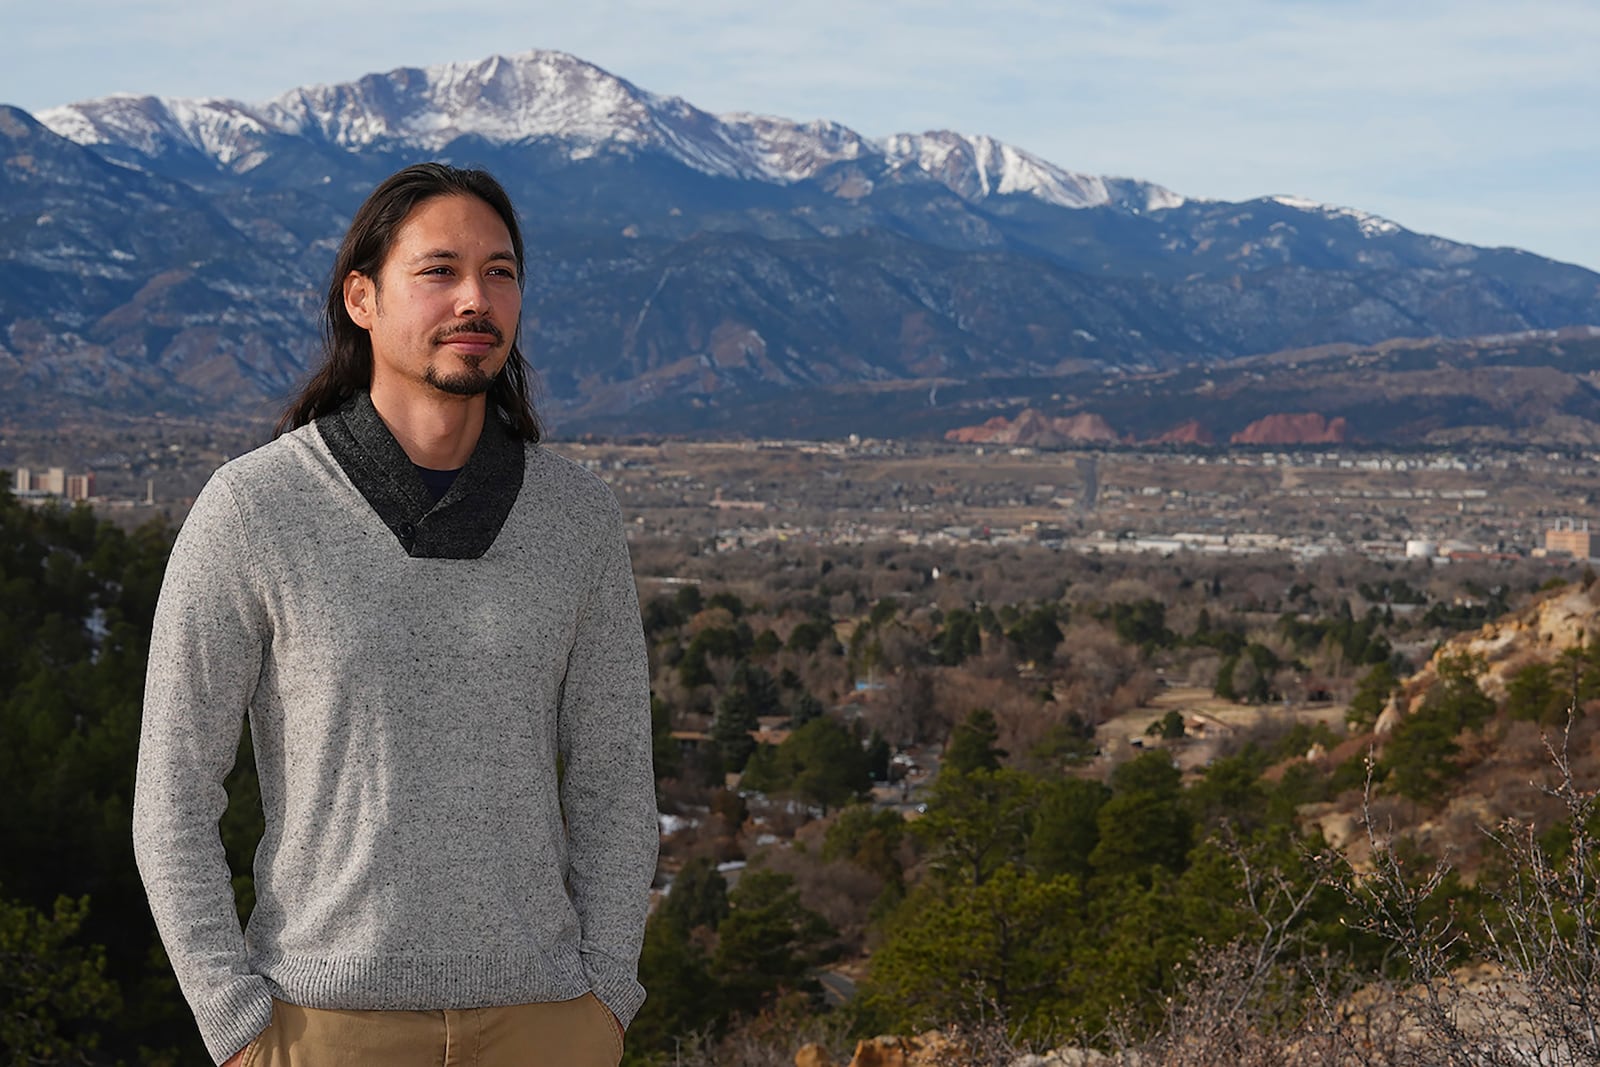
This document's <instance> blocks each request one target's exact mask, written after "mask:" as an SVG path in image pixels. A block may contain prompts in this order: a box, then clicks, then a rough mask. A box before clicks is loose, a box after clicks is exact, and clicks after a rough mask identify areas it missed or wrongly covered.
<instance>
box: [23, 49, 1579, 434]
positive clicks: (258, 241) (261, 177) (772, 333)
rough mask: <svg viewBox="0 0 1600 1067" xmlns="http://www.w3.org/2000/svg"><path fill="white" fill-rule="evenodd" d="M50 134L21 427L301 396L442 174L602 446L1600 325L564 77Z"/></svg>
mask: <svg viewBox="0 0 1600 1067" xmlns="http://www.w3.org/2000/svg"><path fill="white" fill-rule="evenodd" d="M541 86H543V87H545V88H546V89H548V90H549V91H544V90H543V89H540V88H539V87H541ZM41 114H42V117H43V119H44V120H45V121H44V122H41V121H40V120H39V119H36V118H35V117H33V116H29V115H28V114H27V113H26V112H22V111H20V110H17V109H0V193H3V195H0V261H4V262H6V263H7V265H8V267H9V268H10V275H9V276H10V278H11V281H12V284H11V285H10V286H8V287H7V289H5V290H4V291H0V365H3V366H4V367H7V368H10V369H11V372H12V373H14V374H15V375H17V379H16V380H17V381H18V382H20V383H21V384H22V385H23V386H25V388H22V389H17V390H11V391H8V393H7V395H5V396H4V397H0V414H4V415H5V416H6V417H10V418H21V419H33V420H38V419H42V418H49V417H53V416H52V415H51V414H50V413H51V412H56V411H60V410H64V409H65V408H64V406H65V407H73V406H77V407H82V406H84V405H89V406H92V407H96V408H99V409H102V410H107V411H116V412H123V413H127V412H140V411H145V412H148V411H155V410H168V411H172V410H177V411H185V412H190V413H195V414H202V413H205V412H216V413H221V412H237V411H244V410H247V409H248V410H256V409H259V408H263V407H268V408H270V407H274V406H277V405H279V404H281V402H282V398H283V397H284V395H285V394H286V393H287V392H289V391H290V390H291V389H292V388H293V385H294V383H295V382H296V381H297V380H298V379H299V378H301V377H302V376H303V375H304V373H305V371H306V367H307V366H308V364H309V363H311V362H313V361H314V359H315V358H316V351H317V337H316V308H317V305H318V303H319V302H320V295H321V293H322V292H323V291H324V290H325V285H326V280H325V272H326V271H327V269H328V267H329V264H330V263H331V262H332V258H333V250H334V248H335V247H336V246H337V243H338V240H339V236H340V234H341V233H342V232H343V229H344V228H345V226H346V225H347V224H348V220H349V218H350V216H351V214H352V213H353V212H354V210H355V208H356V207H357V205H359V203H360V202H361V200H362V199H363V198H364V197H365V196H366V195H367V193H368V192H369V191H370V190H371V188H372V187H373V185H374V184H375V183H376V182H378V181H380V180H382V179H383V178H384V177H386V176H387V175H388V174H390V173H392V172H393V171H395V170H397V169H399V168H400V167H402V166H404V165H406V164H409V163H412V162H416V161H418V160H419V159H423V158H439V159H443V160H445V161H448V162H455V163H457V164H460V165H481V166H485V167H487V168H488V169H490V170H491V171H493V172H494V173H496V174H497V175H499V176H500V177H501V179H502V181H503V182H504V183H505V184H506V186H507V188H508V191H509V192H510V194H511V196H512V199H513V202H514V203H516V204H517V206H518V209H519V211H520V213H521V214H522V217H523V218H524V220H525V232H526V235H527V237H528V239H529V242H530V244H529V247H530V248H531V249H532V250H533V256H532V259H531V260H530V264H529V266H530V270H529V273H528V278H527V291H526V294H525V301H524V316H525V322H526V324H527V326H528V337H527V339H526V344H525V349H526V350H527V351H529V352H530V354H531V356H532V358H533V359H534V361H535V364H536V367H537V370H538V371H539V373H540V375H541V377H542V378H543V379H544V381H545V383H546V385H547V389H548V407H549V409H550V411H551V413H552V415H553V417H554V421H555V422H556V424H557V425H559V426H561V427H563V428H564V429H565V428H571V429H573V430H576V431H582V430H586V429H591V428H597V427H601V426H610V425H616V424H618V423H619V422H620V423H621V424H623V425H627V426H629V427H631V428H635V429H651V428H653V427H659V428H666V427H668V426H670V427H673V428H674V429H675V431H682V430H684V429H686V428H687V429H688V430H691V431H693V430H695V429H696V428H699V429H704V430H714V431H715V432H738V431H739V430H740V428H742V427H743V428H750V429H760V428H764V427H767V426H770V425H771V422H770V417H769V416H765V415H764V416H761V417H759V418H758V417H757V416H756V415H755V414H754V412H756V411H758V410H760V411H770V410H771V409H770V407H769V405H774V404H776V405H778V406H779V408H780V410H781V416H782V424H783V425H784V427H785V432H787V433H792V434H804V433H807V432H821V428H822V427H824V426H832V425H833V424H834V421H835V416H836V415H837V414H838V411H839V410H841V409H842V408H848V407H849V405H842V406H841V405H840V403H839V401H838V396H839V392H840V391H841V390H844V391H848V390H850V389H855V388H862V387H864V386H871V387H872V388H879V387H885V388H888V390H889V391H888V392H884V393H882V394H881V395H879V396H877V399H876V400H875V401H874V402H875V403H882V404H892V405H899V406H897V407H895V408H894V411H895V412H896V414H895V415H894V416H893V418H892V419H891V420H890V421H891V422H894V423H895V424H898V425H904V426H908V427H909V426H912V425H918V426H925V427H926V430H925V431H924V432H928V433H931V434H933V435H934V436H938V435H941V434H942V433H943V432H944V431H945V430H947V429H950V428H953V427H955V426H959V425H962V424H963V423H964V422H965V423H967V424H970V423H973V422H981V421H983V419H986V418H988V417H989V416H991V415H993V414H994V410H993V409H992V408H987V409H986V408H985V407H984V406H983V405H985V404H987V403H989V402H990V398H992V397H993V396H994V395H995V394H996V392H997V391H1002V390H1003V391H1005V395H1008V396H1011V397H1014V398H1016V399H1017V400H1018V401H1019V403H1018V405H1017V407H1014V408H1012V409H1011V410H1019V409H1020V407H1021V406H1024V405H1025V403H1033V404H1034V406H1036V407H1040V408H1041V410H1044V409H1048V410H1049V411H1050V413H1051V414H1052V416H1054V415H1055V414H1056V412H1057V411H1059V407H1054V406H1052V405H1051V404H1050V403H1046V401H1048V398H1049V397H1051V396H1052V395H1055V394H1059V393H1062V392H1063V391H1068V390H1066V389H1065V387H1064V386H1063V384H1062V383H1063V381H1064V380H1065V379H1067V378H1073V377H1074V376H1080V377H1081V376H1082V375H1085V374H1088V375H1100V376H1102V377H1105V378H1106V380H1108V381H1109V380H1110V379H1112V378H1114V377H1116V376H1118V375H1126V374H1135V375H1138V374H1148V373H1156V372H1160V373H1169V372H1171V371H1173V370H1174V369H1175V368H1179V367H1185V366H1191V365H1193V366H1196V367H1207V366H1212V365H1217V364H1220V363H1225V362H1227V361H1229V360H1237V359H1241V358H1246V357H1260V356H1264V355H1266V354H1269V353H1273V352H1278V351H1282V350H1295V349H1305V348H1311V347H1315V346H1319V345H1328V344H1355V345H1373V344H1378V343H1381V342H1384V341H1386V340H1388V339H1391V338H1395V337H1414V338H1415V337H1435V336H1436V337H1444V338H1452V337H1454V338H1461V337H1475V336H1482V335H1495V334H1504V335H1511V334H1519V333H1523V332H1526V331H1529V330H1546V329H1561V328H1567V327H1573V326H1580V325H1587V324H1597V323H1600V275H1597V274H1595V273H1593V272H1591V271H1587V270H1584V269H1582V268H1577V267H1571V266H1568V265H1564V264H1559V263H1555V262H1553V261H1550V260H1545V259H1542V258H1540V257H1538V256H1533V255H1530V254H1527V253H1523V252H1520V251H1517V250H1505V249H1481V248H1475V247H1473V246H1470V245H1464V244H1461V243H1458V242H1453V241H1450V240H1447V239H1445V238H1442V237H1436V236H1430V235H1426V234H1418V233H1413V232H1412V231H1409V230H1407V229H1405V228H1404V227H1403V226H1401V225H1399V224H1398V223H1394V222H1391V221H1389V220H1385V219H1381V218H1378V217H1377V216H1373V215H1370V214H1368V213H1366V212H1363V211H1360V210H1358V209H1354V208H1343V207H1337V206H1332V205H1326V204H1321V203H1317V202H1315V201H1309V200H1305V199H1303V198H1298V197H1290V196H1263V197H1259V198H1257V199H1254V200H1249V201H1243V202H1239V203H1229V202H1224V201H1207V200H1195V199H1188V198H1185V197H1182V196H1181V195H1180V194H1178V193H1174V192H1171V191H1170V190H1166V189H1164V188H1163V187H1161V186H1158V185H1155V184H1153V183H1148V182H1141V181H1138V180H1137V179H1120V178H1104V177H1096V176H1090V175H1082V174H1077V173H1075V172H1072V171H1070V170H1068V169H1066V168H1063V167H1058V166H1056V165H1055V164H1051V163H1048V162H1047V161H1043V160H1040V159H1038V157H1034V156H1031V155H1029V154H1028V153H1026V152H1023V151H1022V150H1020V149H1016V148H1014V147H1013V146H1008V145H1005V144H1002V143H1001V142H998V141H995V140H993V139H992V138H988V137H985V136H982V135H970V136H969V135H965V134H955V133H950V132H948V131H945V132H937V131H936V132H933V133H928V134H916V135H911V134H906V135H893V136H891V137H888V138H883V139H880V140H878V141H872V140H870V139H868V138H865V137H862V136H861V135H860V134H858V133H856V132H855V131H852V130H850V129H849V128H848V127H845V126H843V125H842V124H839V123H836V122H829V121H826V120H814V121H811V122H806V123H796V122H791V121H789V120H787V119H779V118H773V117H768V116H756V115H749V114H747V113H740V112H731V113H728V114H726V115H722V116H716V115H711V114H710V113H708V112H704V111H701V110H699V109H697V108H695V107H693V105H691V104H689V103H687V102H686V101H682V100H680V99H678V98H671V97H661V96H657V95H655V94H651V93H649V92H647V91H645V90H643V89H640V88H638V87H637V86H635V85H633V84H632V83H631V82H627V81H626V80H624V79H622V78H618V77H616V76H614V75H611V74H609V73H607V72H605V71H603V70H601V69H600V68H598V67H596V66H594V65H593V64H588V63H585V62H583V61H582V60H578V59H575V58H574V57H571V56H566V55H564V54H561V53H553V52H530V53H524V54H522V55H521V56H520V57H512V58H506V57H489V58H488V59H485V60H481V61H478V62H476V63H467V64H454V65H444V66H440V67H434V68H400V69H399V70H396V71H390V72H388V73H387V74H372V75H367V76H365V77H363V78H360V79H357V80H356V81H353V82H348V83H344V84H342V85H335V86H320V87H319V86H312V87H305V88H301V89H294V90H290V91H289V92H288V93H285V94H282V95H280V96H279V97H277V98H275V100H274V101H270V102H268V104H263V105H246V104H241V103H238V102H237V101H226V100H219V99H215V98H211V99H202V100H198V101H195V100H189V101H178V100H172V101H162V100H159V99H157V98H155V97H147V96H137V95H131V94H129V95H123V96H118V97H110V98H102V99H101V100H100V101H89V102H83V103H80V104H77V105H70V106H68V107H66V108H59V109H50V110H49V111H47V112H44V113H41ZM46 123H53V124H54V126H55V129H52V128H51V127H50V125H48V124H46ZM59 131H64V132H66V133H69V134H71V135H72V136H71V137H70V138H68V137H63V136H61V133H60V132H59ZM563 131H564V132H563ZM413 135H414V136H413ZM408 138H411V139H408ZM430 145H431V146H436V147H427V146H430ZM935 380H936V381H940V382H945V383H948V384H947V385H945V386H941V387H940V389H941V390H942V393H941V395H942V396H945V397H948V398H955V397H959V396H965V397H967V398H968V400H969V401H970V402H971V403H973V404H975V405H977V407H976V408H974V409H973V410H972V411H967V412H961V413H954V412H945V411H939V412H937V414H938V415H939V424H938V425H933V424H931V423H928V421H927V418H926V416H927V414H928V412H927V411H917V410H913V409H912V408H910V407H907V406H905V405H906V404H908V403H909V400H908V398H909V397H911V396H912V395H913V394H914V393H915V392H916V391H917V390H920V389H925V388H926V385H925V384H918V383H926V382H928V381H935ZM1580 385H1581V387H1582V389H1590V388H1592V387H1590V386H1588V385H1586V384H1582V383H1580ZM903 387H909V391H908V389H907V388H903ZM1541 388H1542V387H1541ZM1071 391H1080V392H1081V383H1077V382H1076V381H1075V382H1074V384H1073V385H1072V387H1071ZM1546 392H1549V390H1546ZM1551 395H1554V394H1553V393H1552V394H1551ZM1585 395H1586V394H1585ZM1117 402H1118V403H1119V404H1121V403H1123V401H1122V400H1118V401H1117ZM1474 403H1475V404H1477V407H1476V408H1475V409H1474V410H1480V411H1492V410H1495V409H1494V407H1493V405H1488V406H1485V405H1483V404H1481V403H1479V402H1478V401H1474ZM1563 403H1567V402H1566V401H1563ZM1570 403H1572V404H1577V405H1578V406H1579V407H1581V408H1582V410H1584V411H1587V410H1588V409H1589V405H1588V403H1587V401H1583V402H1581V403H1580V402H1579V401H1577V400H1573V401H1571V402H1570ZM1323 407H1324V405H1322V404H1320V403H1318V402H1316V401H1315V400H1309V401H1306V402H1305V403H1304V404H1300V403H1297V404H1294V405H1286V404H1283V403H1280V402H1278V401H1276V400H1275V401H1274V403H1273V406H1271V407H1269V408H1266V409H1265V410H1262V411H1261V412H1260V413H1261V414H1268V413H1271V412H1275V411H1293V410H1296V409H1297V408H1298V409H1300V410H1306V409H1307V408H1309V409H1313V410H1322V409H1323ZM1330 410H1331V409H1330ZM888 413H889V409H887V408H885V409H884V414H885V415H887V414H888ZM947 414H948V416H949V417H948V418H946V415H947ZM1063 414H1071V412H1064V413H1063ZM973 415H976V417H975V418H973V417H971V416H973ZM1434 416H1435V417H1437V418H1442V419H1444V422H1443V423H1441V425H1446V424H1449V425H1453V424H1454V422H1459V421H1460V420H1459V419H1457V417H1456V416H1455V415H1450V414H1448V413H1445V414H1440V413H1439V412H1437V411H1435V412H1434ZM1108 417H1110V418H1111V422H1112V424H1113V425H1116V426H1118V428H1119V430H1120V429H1121V428H1122V427H1123V426H1124V425H1125V424H1126V423H1128V419H1127V417H1126V416H1125V415H1123V414H1116V415H1115V416H1114V417H1112V416H1111V415H1109V414H1108ZM1585 417H1586V416H1585ZM1518 418H1519V419H1525V418H1526V415H1525V413H1524V414H1521V415H1519V416H1518ZM896 420H898V421H896ZM1452 420H1454V422H1452ZM1181 421H1182V419H1171V420H1168V421H1167V422H1166V423H1165V424H1164V425H1162V426H1160V427H1155V428H1153V429H1154V431H1155V432H1162V431H1165V430H1166V429H1168V428H1170V427H1171V426H1174V425H1176V424H1178V423H1179V422H1181ZM1354 424H1355V422H1354V420H1352V425H1354ZM1521 424H1524V425H1525V422H1523V423H1521ZM1224 428H1225V427H1221V426H1214V427H1212V429H1213V430H1217V431H1220V430H1222V429H1224ZM1237 428H1238V427H1233V428H1232V429H1229V432H1232V430H1233V429H1237ZM851 429H852V430H853V429H854V428H853V427H852V428H851ZM1150 429H1151V428H1149V427H1146V428H1142V429H1140V431H1139V432H1140V433H1141V434H1144V433H1146V432H1147V431H1148V430H1150ZM1362 433H1363V435H1364V436H1365V437H1367V438H1368V439H1372V438H1371V435H1370V432H1369V431H1368V430H1366V429H1363V430H1362Z"/></svg>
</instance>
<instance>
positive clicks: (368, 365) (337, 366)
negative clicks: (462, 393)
mask: <svg viewBox="0 0 1600 1067" xmlns="http://www.w3.org/2000/svg"><path fill="white" fill-rule="evenodd" d="M440 196H475V197H477V198H478V199H479V200H482V201H483V202H484V203H485V204H488V205H489V206H490V207H492V208H493V209H494V211H495V214H497V215H499V216H500V221H501V222H504V223H505V224H506V231H507V232H508V233H510V234H511V246H512V251H514V252H515V253H516V257H517V284H518V285H521V284H522V280H523V277H524V273H525V272H524V269H523V250H522V231H521V229H519V228H518V226H517V215H516V212H515V210H513V209H512V207H511V198H510V197H509V196H507V195H506V191H505V190H504V189H503V188H501V186H500V183H499V182H497V181H495V179H494V178H493V176H491V175H490V174H489V172H488V171H483V170H464V169H461V168H458V167H450V166H446V165H445V164H443V163H418V164H416V165H415V166H410V167H407V168H406V169H405V170H402V171H400V172H399V173H397V174H394V175H392V176H391V177H389V178H388V179H386V180H385V181H384V182H383V184H382V185H380V186H378V187H377V188H376V189H374V190H373V191H372V195H371V196H369V197H367V202H366V203H364V204H362V205H361V209H360V210H359V211H357V212H356V217H355V219H354V220H352V221H351V223H350V229H349V230H348V231H347V232H346V233H345V235H344V243H343V244H341V245H340V246H339V255H338V257H337V258H336V259H335V260H334V263H333V275H332V277H331V278H329V279H328V300H327V304H326V305H325V306H324V308H323V314H322V343H323V360H322V366H321V367H320V368H319V369H318V370H317V372H316V373H315V374H313V375H312V376H311V378H310V380H309V381H307V382H306V384H305V385H304V386H303V387H302V388H301V390H300V393H299V395H297V396H296V397H295V398H294V400H292V401H291V402H290V404H289V406H288V407H287V408H285V409H284V412H283V415H282V416H280V417H279V419H278V425H277V428H276V429H275V430H274V435H277V434H281V433H284V432H285V431H287V430H293V429H296V428H298V427H301V426H304V425H305V424H306V423H308V422H310V421H312V420H313V419H316V418H319V417H321V416H323V415H326V414H328V413H329V412H330V411H334V410H337V409H338V408H339V407H340V406H341V405H342V404H343V403H344V402H345V401H346V400H349V399H350V398H351V397H352V396H354V395H355V394H356V393H359V392H363V391H365V390H367V389H370V388H371V387H372V336H371V334H369V333H367V331H366V330H364V329H362V328H361V327H360V326H357V325H356V323H355V321H354V320H353V319H351V318H350V313H349V312H348V311H347V310H345V306H344V281H345V279H346V278H347V277H349V276H350V272H351V271H355V272H356V273H358V274H364V275H366V276H367V277H368V278H371V279H372V280H373V284H374V285H376V284H377V280H378V271H379V269H380V268H381V267H382V266H383V261H384V260H385V259H386V258H388V255H389V250H390V249H391V248H392V247H393V246H394V238H395V234H396V232H397V231H398V230H399V229H400V226H401V224H402V223H404V222H405V220H406V219H407V218H408V217H409V216H410V215H411V212H412V211H414V210H415V209H416V208H417V207H418V206H419V205H421V204H422V203H424V202H426V201H428V200H432V199H434V198H435V197H440ZM517 333H518V335H520V333H521V330H520V328H519V329H518V331H517ZM531 378H532V372H531V371H529V370H528V364H527V362H526V360H524V359H523V356H522V344H521V339H520V336H513V337H512V339H511V354H510V355H509V356H508V357H507V359H506V365H505V366H504V367H502V368H501V369H500V373H499V374H496V375H495V377H494V384H493V385H491V386H490V387H489V410H490V411H491V412H492V413H494V414H496V415H498V417H499V418H500V420H501V421H502V422H503V423H505V425H506V427H507V428H508V429H509V430H510V431H511V433H512V434H513V435H514V436H516V437H520V438H522V439H523V440H526V441H537V440H539V438H540V436H541V435H542V429H541V427H540V425H539V416H538V414H537V413H536V412H535V411H534V409H533V401H532V398H531V397H530V396H529V391H530V386H531V381H530V379H531Z"/></svg>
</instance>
